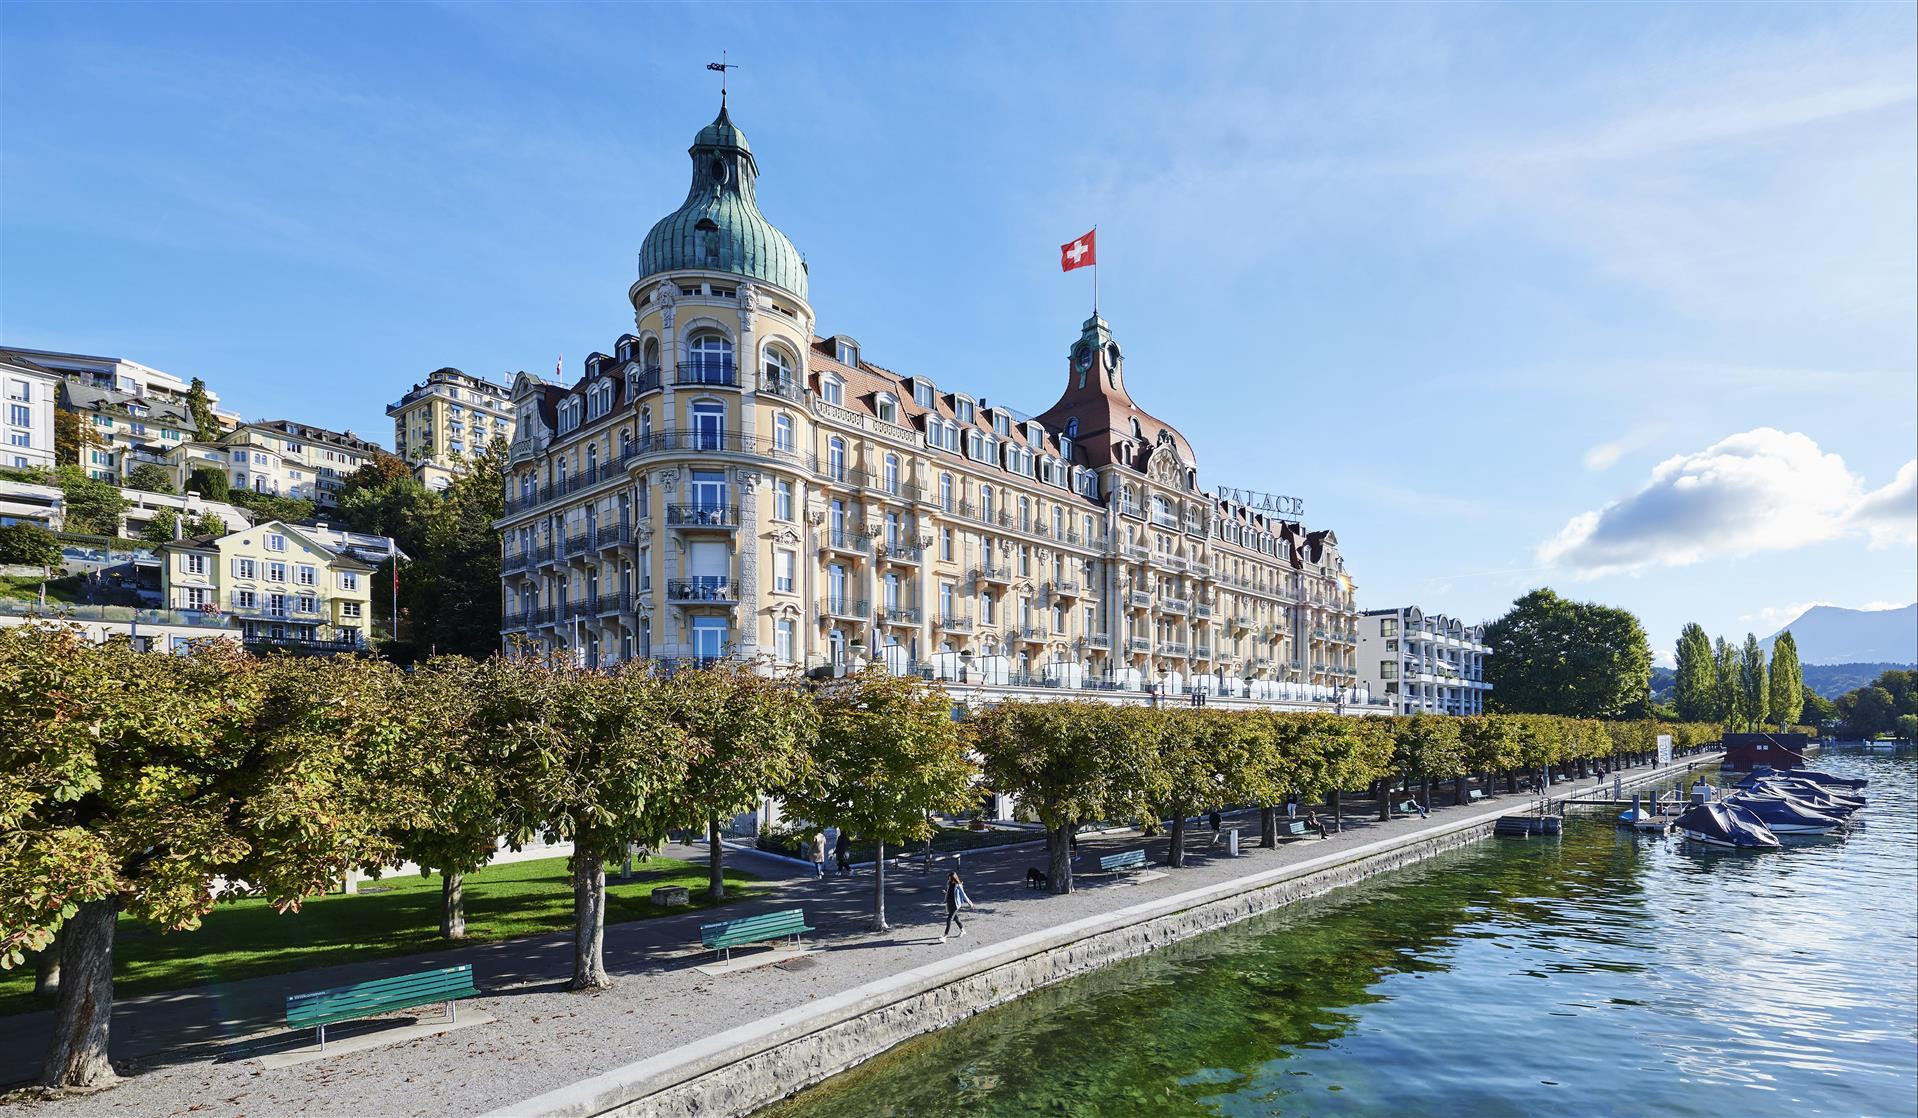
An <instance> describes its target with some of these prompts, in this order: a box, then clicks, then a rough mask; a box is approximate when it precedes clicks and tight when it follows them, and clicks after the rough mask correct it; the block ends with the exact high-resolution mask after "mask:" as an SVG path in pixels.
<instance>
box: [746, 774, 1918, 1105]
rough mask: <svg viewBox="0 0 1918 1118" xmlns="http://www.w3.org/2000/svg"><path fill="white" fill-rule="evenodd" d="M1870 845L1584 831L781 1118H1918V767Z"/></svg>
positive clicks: (1222, 936) (922, 1045)
mask: <svg viewBox="0 0 1918 1118" xmlns="http://www.w3.org/2000/svg"><path fill="white" fill-rule="evenodd" d="M1820 767H1822V768H1825V769H1827V770H1828V771H1833V772H1840V773H1844V774H1846V775H1853V776H1867V777H1869V778H1870V779H1871V786H1870V787H1869V788H1867V789H1866V790H1865V791H1866V794H1867V796H1868V797H1869V798H1870V801H1871V802H1870V806H1869V807H1867V808H1866V809H1865V811H1864V812H1862V813H1860V816H1859V817H1858V819H1859V820H1860V821H1859V822H1856V823H1854V824H1853V826H1852V828H1851V829H1850V831H1849V832H1847V833H1845V834H1843V835H1841V836H1838V837H1834V838H1810V839H1804V840H1790V839H1788V840H1786V841H1787V842H1788V844H1789V845H1788V848H1787V849H1785V850H1783V851H1779V852H1771V853H1741V852H1732V851H1723V852H1708V851H1704V850H1701V849H1699V848H1698V847H1696V846H1695V845H1692V844H1688V843H1685V842H1684V841H1682V840H1680V839H1676V838H1671V839H1661V838H1652V837H1641V836H1634V835H1631V834H1629V833H1625V832H1621V831H1619V830H1617V829H1616V828H1614V827H1612V826H1611V825H1609V822H1607V821H1605V820H1604V819H1602V818H1601V817H1599V816H1597V815H1590V816H1588V817H1587V818H1586V819H1585V820H1583V821H1582V820H1581V819H1580V818H1579V817H1578V816H1577V815H1576V814H1575V815H1574V817H1573V819H1572V821H1571V822H1570V823H1569V824H1568V826H1567V828H1566V833H1565V835H1564V836H1563V837H1562V838H1559V839H1530V840H1514V839H1496V840H1488V841H1486V842H1483V843H1479V844H1477V845H1475V846H1473V847H1471V848H1469V849H1467V850H1463V851H1459V852H1456V853H1453V854H1449V855H1446V856H1445V857H1443V858H1440V859H1436V860H1434V861H1432V862H1429V863H1426V864H1424V865H1422V866H1419V867H1415V868H1412V869H1408V870H1403V871H1399V872H1397V873H1393V874H1387V875H1384V876H1381V877H1378V878H1375V879H1372V880H1371V881H1369V882H1366V883H1363V884H1361V885H1358V886H1355V887H1352V888H1349V889H1345V890H1341V891H1339V892H1337V893H1334V894H1331V895H1329V896H1327V897H1323V898H1319V899H1317V900H1314V901H1310V902H1307V903H1304V904H1301V905H1297V906H1293V907H1292V908H1290V909H1287V910H1283V911H1281V912H1278V913H1275V914H1273V915H1271V916H1268V917H1263V918H1260V919H1258V920H1255V921H1250V922H1248V923H1246V924H1243V925H1240V926H1237V927H1234V928H1231V929H1228V930H1225V931H1222V932H1218V933H1214V934H1211V935H1207V936H1204V937H1200V938H1198V939H1194V940H1190V941H1187V942H1186V943H1183V944H1179V945H1177V946H1174V947H1172V948H1169V949H1166V950H1163V951H1160V952H1156V953H1154V954H1153V955H1151V956H1148V957H1146V958H1142V959H1137V960H1132V961H1129V962H1127V963H1123V964H1120V965H1118V966H1114V967H1111V968H1108V969H1106V970H1103V971H1099V972H1097V973H1094V974H1091V975H1087V976H1085V977H1083V978H1079V979H1075V980H1073V981H1070V982H1066V983H1062V984H1060V985H1058V986H1056V987H1052V988H1050V989H1047V990H1042V991H1039V992H1037V993H1035V994H1032V995H1029V996H1028V997H1026V998H1023V999H1021V1000H1020V1001H1018V1002H1015V1003H1013V1004H1011V1005H1008V1006H1004V1007H1001V1008H999V1009H995V1010H992V1011H990V1012H987V1013H983V1014H981V1015H979V1016H977V1017H975V1018H972V1019H970V1020H968V1021H966V1022H964V1023H962V1024H960V1025H957V1026H955V1027H953V1028H951V1029H947V1030H945V1031H943V1032H940V1033H936V1034H933V1035H931V1036H927V1037H922V1038H920V1039H918V1040H916V1041H913V1042H910V1043H908V1044H905V1045H901V1046H900V1047H899V1048H897V1049H895V1050H893V1051H892V1052H889V1053H887V1054H886V1055H884V1056H882V1057H880V1058H878V1059H875V1060H873V1061H870V1062H868V1063H866V1064H864V1065H861V1066H860V1067H858V1068H856V1069H854V1070H852V1071H850V1072H847V1073H846V1074H844V1075H842V1076H839V1077H838V1078H836V1079H833V1080H831V1081H829V1082H827V1083H825V1084H822V1085H820V1086H819V1087H816V1088H814V1089H812V1090H810V1091H807V1092H805V1093H803V1094H801V1095H799V1096H796V1097H795V1098H793V1099H790V1100H788V1101H786V1102H785V1103H782V1104H779V1105H777V1106H775V1107H772V1108H770V1109H768V1110H766V1111H764V1112H763V1113H762V1118H906V1116H923V1118H956V1116H965V1115H981V1116H994V1118H998V1116H1013V1115H1018V1116H1026V1115H1059V1116H1070V1118H1094V1116H1112V1118H1130V1116H1138V1115H1230V1116H1246V1118H1252V1116H1260V1118H1263V1116H1269V1115H1327V1116H1347V1115H1367V1116H1374V1115H1390V1116H1394V1118H1413V1116H1418V1115H1434V1116H1449V1115H1459V1116H1472V1118H1499V1116H1507V1115H1509V1116H1513V1118H1517V1116H1520V1115H1524V1116H1533V1115H1541V1114H1566V1115H1632V1116H1638V1115H1675V1116H1682V1115H1701V1116H1706V1115H1708V1116H1710V1118H1767V1116H1771V1115H1779V1116H1791V1118H1806V1116H1810V1115H1834V1116H1842V1118H1863V1116H1878V1115H1885V1116H1894V1115H1901V1116H1909V1115H1912V1114H1914V1113H1915V1112H1918V802H1915V801H1914V783H1918V782H1915V780H1914V777H1915V776H1918V765H1915V764H1914V762H1913V759H1912V758H1910V757H1870V758H1868V757H1858V756H1844V755H1833V756H1829V757H1826V758H1824V759H1823V760H1822V761H1821V762H1820Z"/></svg>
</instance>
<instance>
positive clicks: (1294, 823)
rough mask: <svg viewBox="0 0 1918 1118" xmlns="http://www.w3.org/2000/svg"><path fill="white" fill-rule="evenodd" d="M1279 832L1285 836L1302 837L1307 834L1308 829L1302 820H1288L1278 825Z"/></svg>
mask: <svg viewBox="0 0 1918 1118" xmlns="http://www.w3.org/2000/svg"><path fill="white" fill-rule="evenodd" d="M1279 832H1280V833H1281V834H1287V835H1303V834H1307V833H1308V832H1309V828H1308V827H1307V825H1306V822H1305V820H1303V819H1288V820H1286V821H1285V822H1283V823H1281V824H1279Z"/></svg>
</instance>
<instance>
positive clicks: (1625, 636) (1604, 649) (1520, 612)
mask: <svg viewBox="0 0 1918 1118" xmlns="http://www.w3.org/2000/svg"><path fill="white" fill-rule="evenodd" d="M1485 642H1486V644H1487V645H1489V646H1490V647H1491V649H1492V652H1491V655H1489V656H1488V657H1486V661H1485V674H1486V678H1487V679H1488V680H1490V681H1491V682H1492V684H1493V691H1492V694H1491V698H1490V703H1491V705H1493V706H1495V707H1496V708H1497V709H1499V710H1503V711H1510V712H1516V713H1529V714H1557V715H1564V716H1567V717H1572V718H1622V717H1625V716H1627V715H1631V714H1635V713H1642V712H1643V711H1644V710H1645V708H1646V706H1647V705H1648V703H1649V702H1650V688H1651V671H1652V656H1651V646H1650V645H1649V644H1648V643H1647V641H1646V639H1645V630H1644V628H1643V627H1641V626H1640V625H1639V623H1638V618H1637V617H1635V616H1633V615H1632V614H1631V613H1630V612H1628V611H1626V610H1622V609H1615V608H1613V607H1610V606H1603V605H1598V604H1596V603H1592V602H1575V601H1571V600H1570V599H1566V598H1561V597H1559V596H1558V595H1557V594H1556V593H1554V592H1553V591H1551V590H1550V589H1539V590H1534V591H1532V592H1531V593H1529V594H1526V595H1525V596H1524V597H1522V598H1519V599H1518V600H1517V601H1516V602H1514V603H1513V604H1512V608H1511V609H1510V610H1509V611H1507V612H1506V614H1505V615H1504V616H1503V617H1500V618H1499V619H1497V620H1496V621H1493V622H1492V623H1491V624H1489V625H1487V626H1486V627H1485Z"/></svg>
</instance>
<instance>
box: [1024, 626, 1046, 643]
mask: <svg viewBox="0 0 1918 1118" xmlns="http://www.w3.org/2000/svg"><path fill="white" fill-rule="evenodd" d="M1049 636H1050V634H1049V633H1048V632H1047V630H1046V627H1045V626H1044V625H1021V626H1019V639H1020V640H1022V641H1034V642H1037V643H1044V642H1045V641H1046V639H1047V638H1048V637H1049Z"/></svg>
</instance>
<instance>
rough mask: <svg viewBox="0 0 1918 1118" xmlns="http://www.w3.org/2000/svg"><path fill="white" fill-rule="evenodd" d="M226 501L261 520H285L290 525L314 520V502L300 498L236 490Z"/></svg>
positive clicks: (249, 490) (231, 491)
mask: <svg viewBox="0 0 1918 1118" xmlns="http://www.w3.org/2000/svg"><path fill="white" fill-rule="evenodd" d="M226 499H227V501H228V503H230V504H233V505H237V506H238V507H240V508H243V509H245V510H247V511H248V512H250V513H252V514H254V516H256V517H258V518H259V519H261V520H283V521H285V522H286V523H288V524H298V523H300V522H301V521H305V520H311V519H313V502H311V501H306V500H302V499H300V498H298V497H281V496H279V495H277V494H274V493H255V492H253V491H252V490H251V489H234V490H230V491H229V492H228V493H227V498H226Z"/></svg>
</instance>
